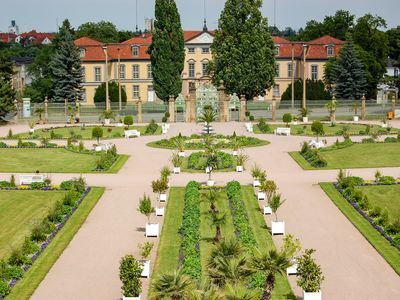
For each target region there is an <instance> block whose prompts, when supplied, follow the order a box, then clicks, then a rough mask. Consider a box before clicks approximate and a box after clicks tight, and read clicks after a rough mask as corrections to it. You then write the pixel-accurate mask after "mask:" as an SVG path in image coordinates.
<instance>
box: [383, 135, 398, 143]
mask: <svg viewBox="0 0 400 300" xmlns="http://www.w3.org/2000/svg"><path fill="white" fill-rule="evenodd" d="M397 142H398V140H397V138H395V137H390V136H388V137H387V138H385V143H397Z"/></svg>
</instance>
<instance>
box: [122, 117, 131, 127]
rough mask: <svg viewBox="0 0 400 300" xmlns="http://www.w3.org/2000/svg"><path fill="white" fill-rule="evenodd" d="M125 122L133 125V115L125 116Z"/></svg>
mask: <svg viewBox="0 0 400 300" xmlns="http://www.w3.org/2000/svg"><path fill="white" fill-rule="evenodd" d="M124 124H125V125H127V126H130V125H133V116H125V117H124Z"/></svg>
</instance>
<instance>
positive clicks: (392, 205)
mask: <svg viewBox="0 0 400 300" xmlns="http://www.w3.org/2000/svg"><path fill="white" fill-rule="evenodd" d="M356 189H357V190H361V191H362V192H363V193H364V194H365V195H367V196H368V201H369V202H370V204H371V207H375V206H379V207H381V208H386V209H387V210H388V213H389V222H393V221H395V220H397V219H399V220H400V185H373V186H357V187H356Z"/></svg>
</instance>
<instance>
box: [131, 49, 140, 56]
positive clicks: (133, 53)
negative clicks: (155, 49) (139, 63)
mask: <svg viewBox="0 0 400 300" xmlns="http://www.w3.org/2000/svg"><path fill="white" fill-rule="evenodd" d="M132 56H133V57H137V56H139V46H132Z"/></svg>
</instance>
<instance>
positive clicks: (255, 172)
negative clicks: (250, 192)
mask: <svg viewBox="0 0 400 300" xmlns="http://www.w3.org/2000/svg"><path fill="white" fill-rule="evenodd" d="M262 173H265V171H263V170H261V168H260V167H259V166H258V165H256V164H255V165H254V166H253V167H252V168H251V176H252V177H253V187H259V186H260V185H261V183H260V178H261V176H262Z"/></svg>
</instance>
